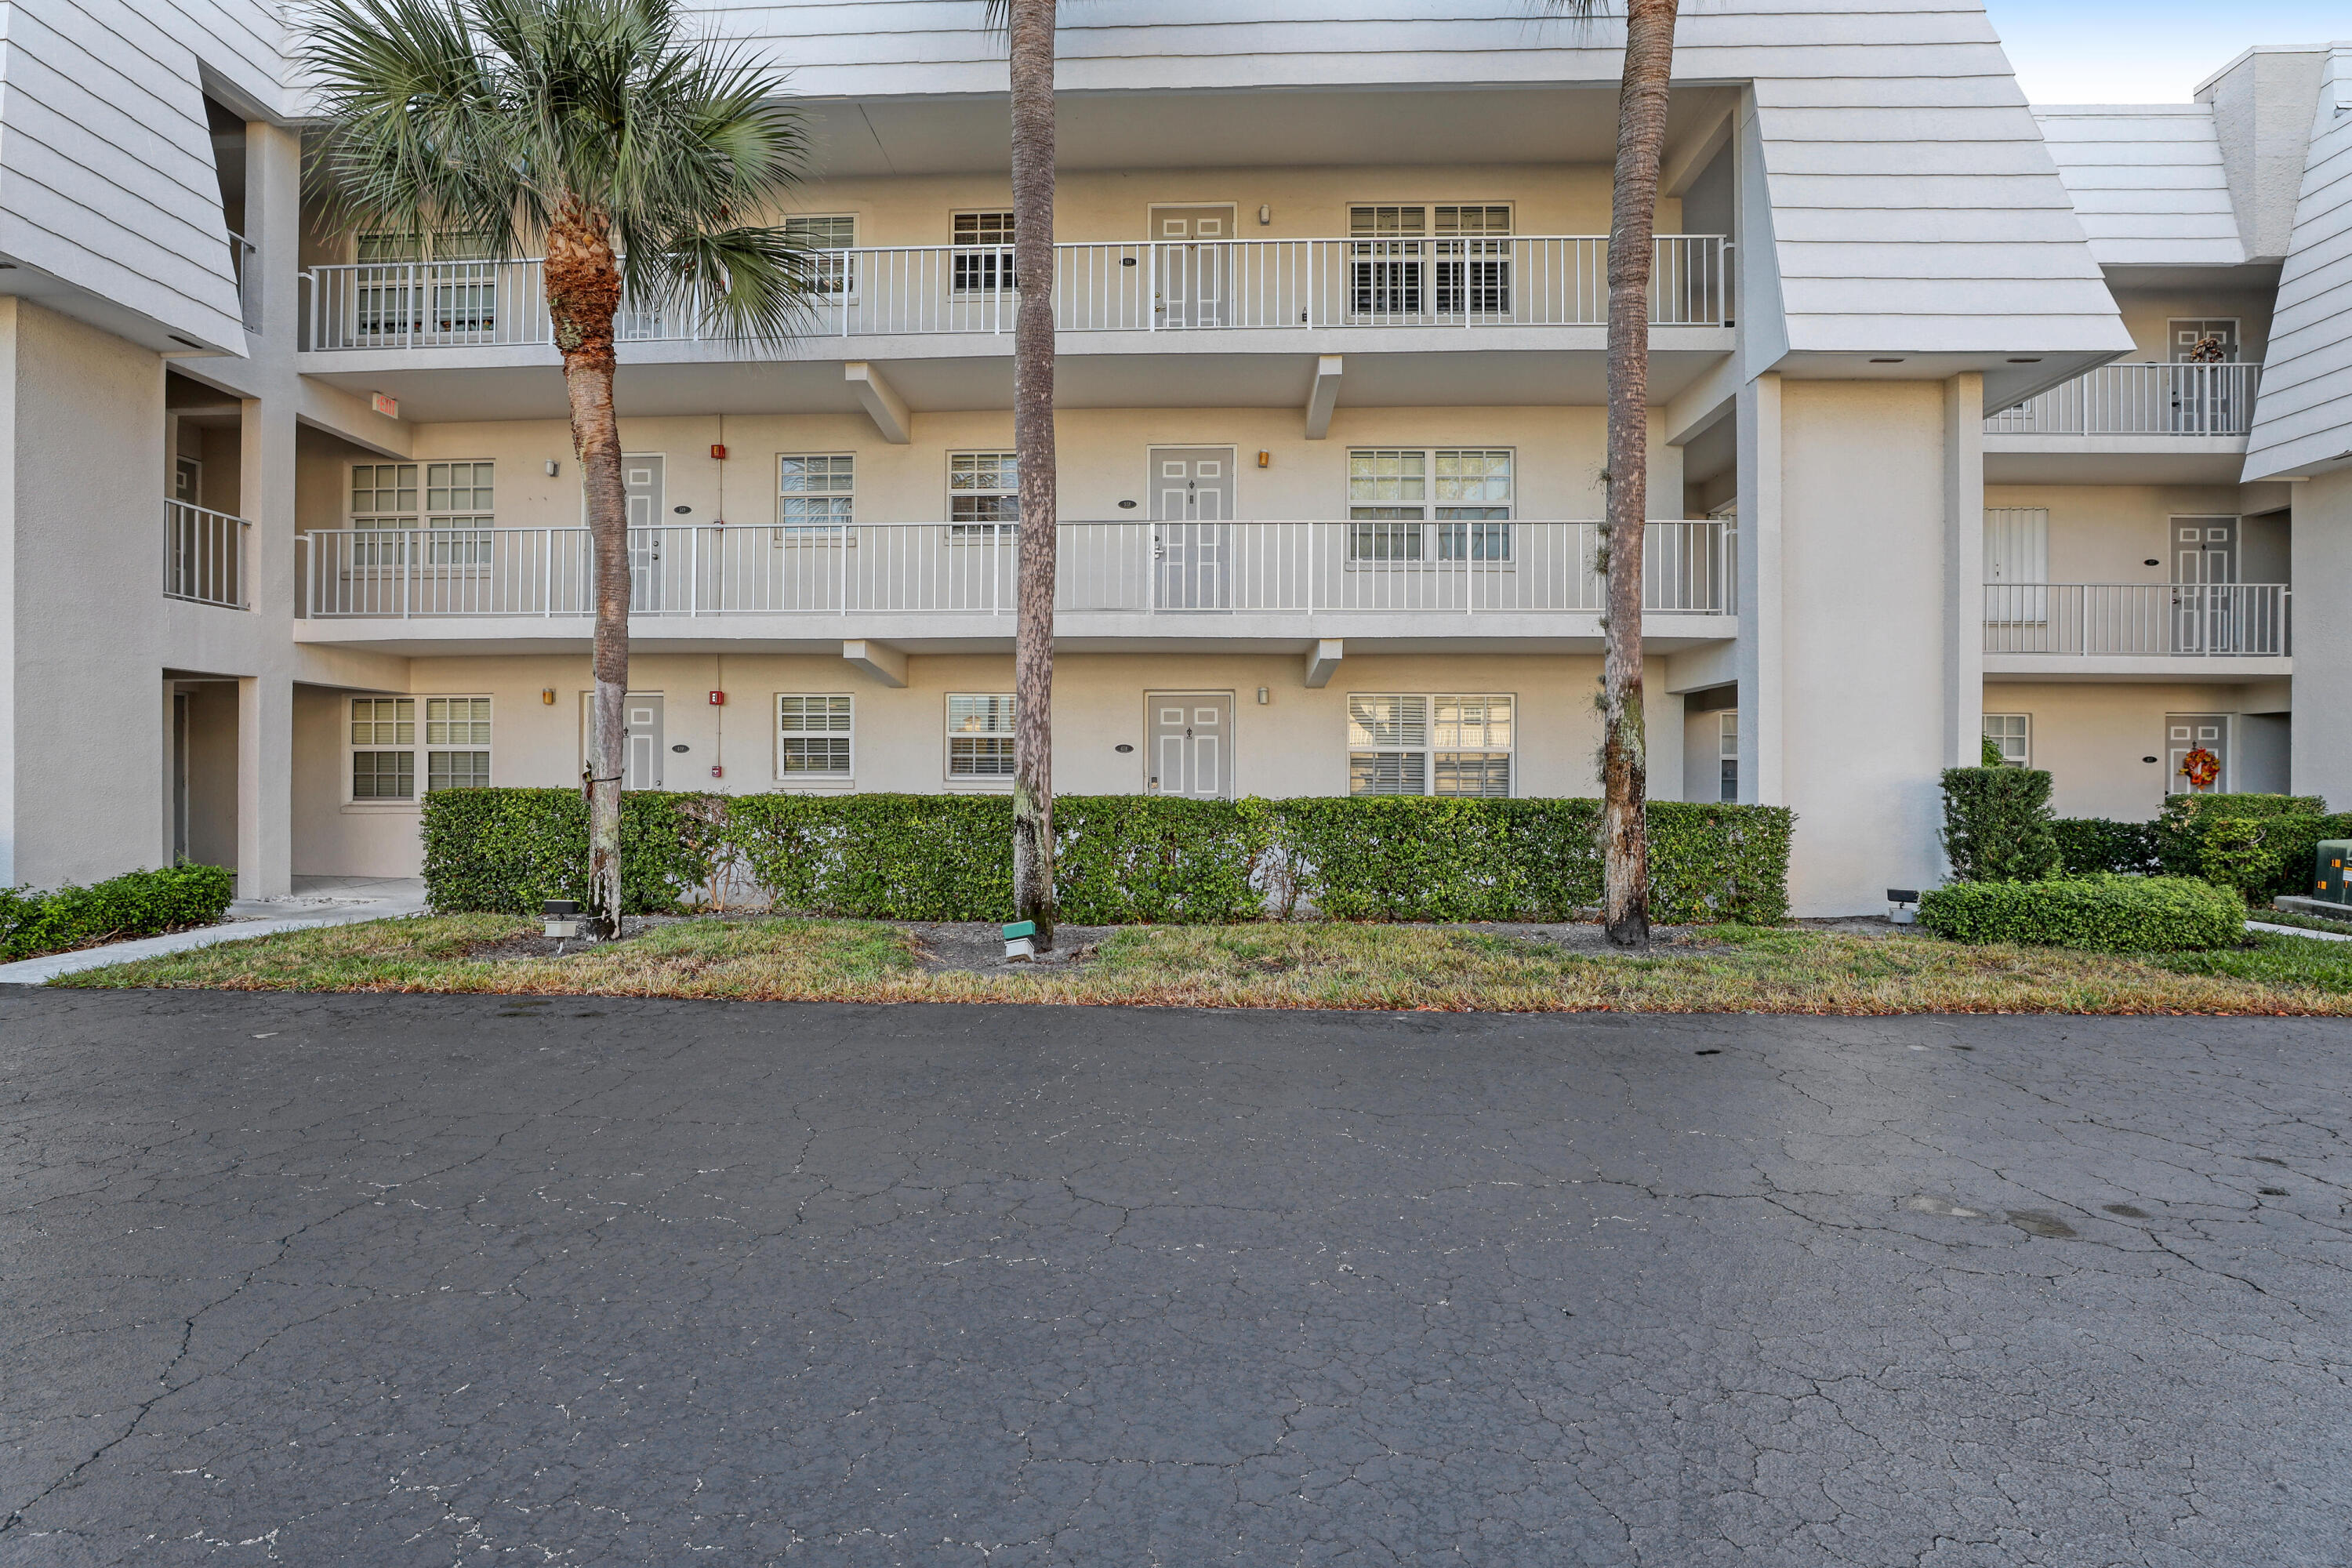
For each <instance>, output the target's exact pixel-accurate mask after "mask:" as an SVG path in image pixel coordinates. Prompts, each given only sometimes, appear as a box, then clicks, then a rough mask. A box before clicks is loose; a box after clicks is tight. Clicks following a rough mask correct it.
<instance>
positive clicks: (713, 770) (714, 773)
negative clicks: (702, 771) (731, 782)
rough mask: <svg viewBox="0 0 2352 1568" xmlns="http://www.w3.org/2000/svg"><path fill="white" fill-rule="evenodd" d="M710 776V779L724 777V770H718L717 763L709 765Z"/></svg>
mask: <svg viewBox="0 0 2352 1568" xmlns="http://www.w3.org/2000/svg"><path fill="white" fill-rule="evenodd" d="M710 776H711V777H712V778H722V777H724V776H725V770H724V769H722V768H720V767H719V764H718V763H711V764H710Z"/></svg>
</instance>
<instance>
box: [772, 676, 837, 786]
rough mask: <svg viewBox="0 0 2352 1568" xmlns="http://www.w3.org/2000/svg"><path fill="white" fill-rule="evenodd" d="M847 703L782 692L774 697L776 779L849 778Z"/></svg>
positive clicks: (832, 697) (785, 780)
mask: <svg viewBox="0 0 2352 1568" xmlns="http://www.w3.org/2000/svg"><path fill="white" fill-rule="evenodd" d="M850 713H851V704H850V700H849V699H848V698H846V697H835V696H822V697H810V696H802V695H798V694H795V693H782V694H780V695H779V696H778V697H777V698H776V777H778V778H779V779H782V780H783V781H784V782H785V783H787V784H789V783H791V782H792V781H793V780H795V779H845V778H848V777H850V776H851V773H852V768H851V755H850V748H849V742H850V737H851V733H852V731H851V722H850Z"/></svg>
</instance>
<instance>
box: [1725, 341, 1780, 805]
mask: <svg viewBox="0 0 2352 1568" xmlns="http://www.w3.org/2000/svg"><path fill="white" fill-rule="evenodd" d="M1738 419H1739V432H1738V441H1739V651H1738V660H1737V662H1738V670H1739V799H1740V802H1741V804H1743V805H1786V804H1787V803H1788V791H1787V787H1786V784H1785V782H1784V777H1783V769H1782V765H1781V752H1780V735H1781V684H1782V674H1781V658H1782V650H1781V632H1782V626H1781V594H1780V373H1779V372H1778V371H1769V370H1768V371H1766V372H1765V373H1764V374H1761V375H1759V376H1758V377H1757V378H1756V379H1755V380H1753V381H1751V382H1748V384H1745V385H1744V386H1742V387H1741V388H1740V389H1739V409H1738Z"/></svg>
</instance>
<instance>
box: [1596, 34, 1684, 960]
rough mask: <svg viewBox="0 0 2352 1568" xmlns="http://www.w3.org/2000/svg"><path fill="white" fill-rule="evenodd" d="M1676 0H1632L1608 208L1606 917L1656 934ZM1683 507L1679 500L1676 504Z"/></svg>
mask: <svg viewBox="0 0 2352 1568" xmlns="http://www.w3.org/2000/svg"><path fill="white" fill-rule="evenodd" d="M1675 6H1676V0H1627V3H1626V7H1625V76H1624V81H1623V84H1622V87H1621V88H1620V89H1619V93H1618V99H1617V174H1616V185H1615V188H1614V190H1613V192H1612V201H1611V208H1610V214H1609V522H1608V532H1607V540H1606V543H1605V548H1604V553H1605V559H1606V562H1607V569H1608V574H1609V611H1608V620H1607V624H1606V625H1605V626H1604V627H1603V631H1604V633H1605V635H1606V638H1607V651H1606V653H1605V655H1604V658H1603V662H1602V668H1601V713H1602V723H1603V726H1604V729H1603V735H1602V741H1601V787H1602V794H1603V796H1604V803H1603V807H1602V817H1601V876H1602V887H1601V924H1602V925H1603V927H1604V928H1605V929H1606V930H1607V932H1608V937H1609V941H1610V942H1611V944H1612V945H1613V946H1617V947H1633V948H1645V947H1647V946H1649V944H1650V835H1649V826H1648V823H1647V821H1646V820H1645V819H1644V817H1643V804H1644V800H1645V798H1646V796H1647V795H1648V793H1649V773H1648V756H1649V737H1648V734H1647V732H1646V731H1645V729H1644V724H1643V710H1642V532H1643V525H1644V524H1645V523H1646V522H1647V521H1649V510H1650V506H1649V501H1650V496H1649V488H1650V487H1649V477H1650V262H1651V251H1652V248H1653V228H1654V222H1655V217H1656V214H1657V207H1658V162H1659V158H1660V155H1661V153H1662V152H1663V151H1664V145H1665V136H1666V84H1667V79H1668V78H1669V77H1670V76H1671V75H1672V73H1673V70H1674V63H1675ZM1676 510H1677V515H1679V511H1680V509H1679V508H1677V509H1676Z"/></svg>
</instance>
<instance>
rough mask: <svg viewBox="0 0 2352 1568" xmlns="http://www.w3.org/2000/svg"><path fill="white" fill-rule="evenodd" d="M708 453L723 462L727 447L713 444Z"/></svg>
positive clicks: (725, 458) (725, 457)
mask: <svg viewBox="0 0 2352 1568" xmlns="http://www.w3.org/2000/svg"><path fill="white" fill-rule="evenodd" d="M710 455H711V456H712V457H714V458H718V459H719V461H720V462H722V463H723V462H725V461H726V460H727V448H726V447H720V446H718V445H715V444H714V445H713V446H712V447H711V448H710Z"/></svg>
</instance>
